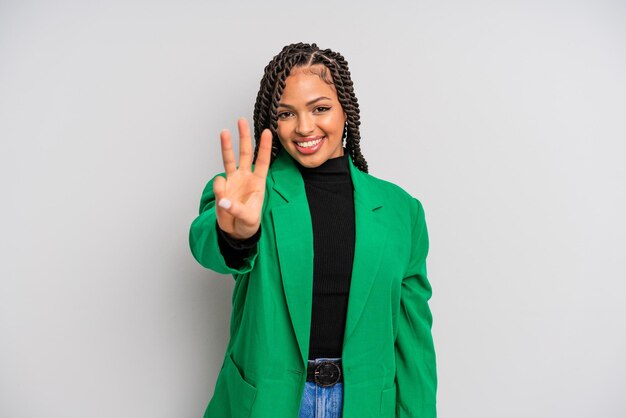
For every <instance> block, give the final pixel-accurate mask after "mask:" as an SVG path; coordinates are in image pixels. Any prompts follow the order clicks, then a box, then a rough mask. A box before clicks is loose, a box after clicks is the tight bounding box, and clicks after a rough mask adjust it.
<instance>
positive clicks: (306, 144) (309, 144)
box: [298, 137, 324, 148]
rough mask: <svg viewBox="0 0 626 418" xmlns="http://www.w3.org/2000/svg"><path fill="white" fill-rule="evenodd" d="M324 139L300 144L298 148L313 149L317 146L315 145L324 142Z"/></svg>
mask: <svg viewBox="0 0 626 418" xmlns="http://www.w3.org/2000/svg"><path fill="white" fill-rule="evenodd" d="M322 139H324V138H323V137H322V138H320V139H316V140H314V141H307V142H298V146H299V147H302V148H311V147H312V146H315V145H317V144H319V143H320V142H322Z"/></svg>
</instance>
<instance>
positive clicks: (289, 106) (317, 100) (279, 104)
mask: <svg viewBox="0 0 626 418" xmlns="http://www.w3.org/2000/svg"><path fill="white" fill-rule="evenodd" d="M324 99H326V100H332V99H331V98H330V97H326V96H321V97H318V98H317V99H313V100H311V101H310V102H307V103H306V105H307V106H310V105H312V104H313V103H315V102H319V101H320V100H324ZM278 106H282V107H288V108H290V109H293V106H291V105H288V104H285V103H278Z"/></svg>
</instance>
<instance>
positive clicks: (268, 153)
mask: <svg viewBox="0 0 626 418" xmlns="http://www.w3.org/2000/svg"><path fill="white" fill-rule="evenodd" d="M271 157H272V131H270V130H269V129H264V130H263V132H261V140H260V141H259V152H258V154H257V157H256V163H255V164H254V175H255V176H259V177H261V178H262V179H265V177H266V176H267V170H268V169H269V166H270V160H271Z"/></svg>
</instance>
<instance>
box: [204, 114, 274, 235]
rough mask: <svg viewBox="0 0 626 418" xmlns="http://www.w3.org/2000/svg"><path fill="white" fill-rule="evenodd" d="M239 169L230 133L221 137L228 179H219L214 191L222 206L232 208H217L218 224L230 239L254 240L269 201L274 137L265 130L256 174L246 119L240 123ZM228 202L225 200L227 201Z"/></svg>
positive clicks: (214, 185) (220, 206) (218, 206)
mask: <svg viewBox="0 0 626 418" xmlns="http://www.w3.org/2000/svg"><path fill="white" fill-rule="evenodd" d="M237 126H238V128H239V167H237V163H236V160H235V155H234V152H233V148H232V143H231V138H230V133H229V132H228V131H227V130H223V131H222V133H221V134H220V139H221V145H222V158H223V160H224V170H225V171H226V178H223V177H221V176H218V177H217V178H216V179H215V182H214V183H213V191H214V193H215V197H216V201H217V202H218V203H222V204H223V203H224V202H225V201H229V202H230V207H227V206H228V205H225V206H226V207H223V206H222V204H219V205H217V206H216V214H217V223H218V224H219V227H220V228H221V229H222V230H223V231H224V232H226V233H227V234H228V235H230V236H232V237H233V238H237V239H244V238H248V237H251V236H252V235H254V233H255V232H256V231H257V230H258V229H259V225H260V223H261V211H262V208H263V199H264V197H265V179H266V176H267V171H268V169H269V165H270V156H271V150H272V134H271V132H270V130H269V129H265V130H264V131H263V133H262V134H261V141H260V144H259V153H258V156H257V160H256V164H255V165H254V171H252V159H253V150H252V139H251V138H250V128H249V126H248V122H247V121H246V120H245V119H244V118H240V119H239V120H238V123H237ZM223 199H224V200H223Z"/></svg>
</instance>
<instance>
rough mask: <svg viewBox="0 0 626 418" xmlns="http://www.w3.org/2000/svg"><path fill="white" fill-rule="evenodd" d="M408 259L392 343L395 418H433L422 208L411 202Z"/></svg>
mask: <svg viewBox="0 0 626 418" xmlns="http://www.w3.org/2000/svg"><path fill="white" fill-rule="evenodd" d="M413 200H414V201H413V203H414V208H413V210H412V213H413V225H412V238H411V240H412V242H411V256H410V261H409V265H408V268H407V271H406V274H405V277H404V278H403V280H402V288H401V294H400V311H399V316H398V329H397V334H396V340H395V356H396V388H397V391H396V397H397V399H396V417H398V418H409V417H410V418H435V417H436V416H437V412H436V392H437V371H436V361H435V360H436V359H435V349H434V344H433V338H432V334H431V328H432V314H431V312H430V308H429V307H428V300H429V299H430V297H431V295H432V289H431V286H430V283H429V281H428V277H427V273H426V256H427V254H428V247H429V242H428V231H427V228H426V219H425V216H424V208H423V207H422V204H421V203H420V201H419V200H417V199H413Z"/></svg>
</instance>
